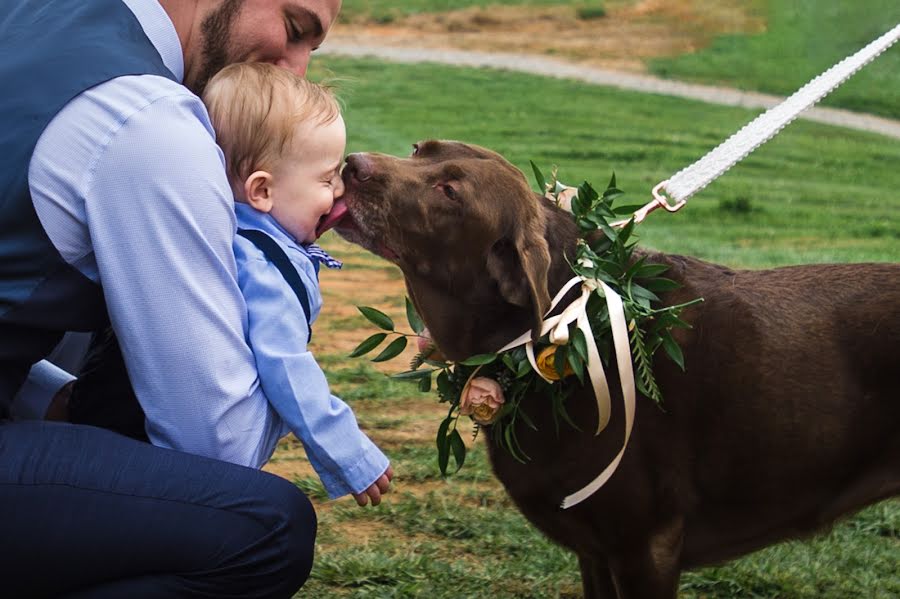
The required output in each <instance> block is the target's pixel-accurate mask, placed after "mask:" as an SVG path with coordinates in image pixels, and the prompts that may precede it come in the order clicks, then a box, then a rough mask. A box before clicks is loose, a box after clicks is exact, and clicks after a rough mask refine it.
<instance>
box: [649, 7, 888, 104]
mask: <svg viewBox="0 0 900 599" xmlns="http://www.w3.org/2000/svg"><path fill="white" fill-rule="evenodd" d="M749 4H755V5H759V9H758V10H761V11H762V12H763V14H764V15H765V18H766V21H767V23H768V26H767V27H766V29H765V31H764V32H762V33H760V34H757V35H730V36H722V37H720V38H718V39H716V40H715V41H714V42H713V43H712V45H710V46H709V47H708V48H704V49H703V50H700V51H699V52H696V53H694V54H687V55H683V56H677V57H673V58H659V59H656V60H652V61H651V62H650V65H649V66H650V69H651V71H653V72H655V73H656V74H658V75H662V76H665V77H671V78H674V79H686V80H693V81H701V82H705V83H720V84H723V85H728V86H733V87H738V88H741V89H749V90H756V91H763V92H770V93H774V94H781V95H786V94H790V93H791V92H793V91H794V90H796V89H797V88H799V87H800V86H801V85H803V84H804V83H806V82H807V81H809V80H810V79H812V78H813V77H815V76H816V75H818V74H819V73H821V72H823V71H824V70H825V69H827V68H828V67H830V66H831V65H833V64H835V63H837V62H838V61H840V60H841V59H843V58H844V57H846V56H849V55H850V54H852V53H854V52H855V51H856V50H859V49H860V48H862V47H863V46H865V45H866V44H867V43H869V42H870V41H872V40H874V39H875V38H877V37H878V36H880V35H881V34H883V33H885V32H887V31H888V30H889V29H891V28H892V27H894V26H896V25H898V24H900V2H897V0H860V1H858V2H847V0H768V1H761V0H753V1H752V2H750V3H749ZM824 105H826V106H839V107H842V108H848V109H851V110H856V111H859V112H871V113H874V114H879V115H882V116H887V117H892V118H900V47H898V46H896V45H895V46H894V48H892V49H890V50H888V51H887V52H886V53H885V54H884V55H882V56H881V57H880V58H878V59H877V60H876V61H875V62H873V63H872V64H870V65H869V66H867V67H865V68H864V69H863V70H862V71H860V72H859V73H857V74H856V75H854V76H853V78H852V79H851V80H850V81H848V82H847V83H846V84H845V85H844V86H843V87H841V88H840V89H838V90H837V91H836V92H834V93H833V94H832V95H831V96H830V97H829V98H826V100H825V102H824Z"/></svg>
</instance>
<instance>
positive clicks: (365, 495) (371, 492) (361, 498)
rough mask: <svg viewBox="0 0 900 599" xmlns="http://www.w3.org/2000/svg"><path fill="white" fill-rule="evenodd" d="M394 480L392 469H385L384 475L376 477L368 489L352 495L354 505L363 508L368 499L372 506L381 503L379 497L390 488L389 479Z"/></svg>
mask: <svg viewBox="0 0 900 599" xmlns="http://www.w3.org/2000/svg"><path fill="white" fill-rule="evenodd" d="M393 478H394V469H393V467H391V466H388V467H387V470H385V471H384V474H382V475H381V476H379V477H378V480H376V481H375V482H374V483H372V484H371V485H370V486H369V488H368V489H366V490H365V491H363V492H362V493H354V494H353V499H355V500H356V503H357V504H358V505H359V506H360V507H363V506H365V505H366V504H367V503H368V502H369V499H371V500H372V505H373V506H376V505H378V504H379V503H381V496H382V495H384V494H385V493H387V492H388V490H389V489H390V487H391V479H393Z"/></svg>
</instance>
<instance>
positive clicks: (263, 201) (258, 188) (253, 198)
mask: <svg viewBox="0 0 900 599" xmlns="http://www.w3.org/2000/svg"><path fill="white" fill-rule="evenodd" d="M244 197H245V198H247V203H248V204H250V205H251V206H252V207H253V208H255V209H256V210H259V211H260V212H271V211H272V205H273V204H274V200H273V199H272V175H271V174H270V173H268V172H266V171H256V172H254V173H253V174H251V175H250V176H249V177H247V180H246V181H244Z"/></svg>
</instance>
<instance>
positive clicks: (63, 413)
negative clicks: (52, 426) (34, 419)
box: [44, 381, 75, 422]
mask: <svg viewBox="0 0 900 599" xmlns="http://www.w3.org/2000/svg"><path fill="white" fill-rule="evenodd" d="M74 386H75V381H69V382H68V383H66V384H65V385H63V386H62V387H60V389H59V391H57V392H56V395H54V396H53V399H52V400H50V405H49V406H47V411H46V413H45V414H44V420H55V421H58V422H68V421H69V398H70V397H71V396H72V387H74Z"/></svg>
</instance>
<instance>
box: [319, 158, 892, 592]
mask: <svg viewBox="0 0 900 599" xmlns="http://www.w3.org/2000/svg"><path fill="white" fill-rule="evenodd" d="M344 180H345V182H346V185H347V192H346V196H345V208H346V215H345V217H344V218H343V219H342V220H340V222H339V223H338V224H337V230H338V232H339V233H340V234H341V235H342V236H343V237H345V238H346V239H348V240H350V241H352V242H355V243H357V244H359V245H361V246H363V247H365V248H367V249H369V250H370V251H372V252H374V253H376V254H378V255H380V256H382V257H383V258H385V259H387V260H389V261H390V262H393V263H394V264H396V265H398V266H399V267H400V269H401V270H402V271H403V274H404V276H405V278H406V285H407V289H408V292H409V295H410V297H411V299H412V301H413V303H414V304H415V306H416V308H417V309H418V311H419V313H420V314H421V315H422V317H423V319H424V321H425V323H426V325H427V326H428V329H429V330H430V331H431V334H432V337H433V339H434V341H435V342H436V344H437V346H438V347H439V348H440V350H441V351H442V352H443V353H444V354H445V355H446V356H447V358H448V359H451V360H458V359H463V358H465V357H468V356H471V355H473V354H479V353H486V352H491V351H495V350H497V349H498V348H499V347H501V346H502V345H503V344H505V343H506V342H507V341H509V340H511V339H513V338H515V337H517V336H518V335H520V334H521V333H522V332H524V331H527V330H529V329H530V328H533V327H535V326H536V323H539V322H540V319H541V317H542V315H543V314H544V312H545V310H546V309H547V307H548V305H549V301H550V297H551V296H552V295H553V294H554V293H555V292H556V291H557V290H558V289H559V288H560V287H561V286H562V285H563V284H564V282H565V281H567V280H568V279H569V278H570V277H571V269H570V267H569V266H568V264H567V263H566V258H567V257H569V258H570V259H571V257H572V256H573V254H574V250H575V244H576V236H577V229H576V227H575V225H574V223H573V220H572V218H571V216H570V215H569V214H568V213H565V212H563V211H562V210H560V209H558V208H557V207H556V206H555V204H554V203H552V202H550V201H548V200H545V199H544V198H543V197H541V196H540V195H538V194H536V193H534V192H533V191H532V190H531V189H530V188H529V186H528V184H527V182H526V179H525V177H524V176H523V175H522V173H521V172H520V171H519V170H517V169H516V168H515V167H513V166H512V165H511V164H510V163H508V162H507V161H506V160H504V159H503V158H502V157H501V156H500V155H498V154H496V153H494V152H491V151H489V150H486V149H483V148H479V147H476V146H471V145H466V144H462V143H457V142H445V141H426V142H422V143H419V144H416V145H415V151H414V152H413V155H412V156H411V157H409V158H396V157H392V156H386V155H381V154H353V155H351V156H349V157H348V158H347V164H346V168H345V170H344ZM343 210H344V206H340V207H338V209H337V210H336V214H339V213H341V212H343ZM649 258H650V261H652V262H656V263H662V264H666V265H668V266H669V271H668V272H667V273H666V276H667V277H669V278H672V279H674V280H676V281H678V282H679V283H681V285H682V287H681V288H680V289H678V290H676V291H672V292H670V293H668V294H667V295H665V296H663V298H662V299H663V302H664V303H667V304H674V303H678V302H682V301H687V300H690V299H693V298H697V297H702V298H704V300H705V301H704V302H703V303H702V304H698V305H695V306H692V307H690V308H688V309H687V310H686V311H685V312H684V313H683V314H682V318H683V319H684V320H686V321H688V322H689V323H690V324H691V325H692V328H691V329H689V330H678V333H677V339H678V341H679V343H680V345H681V347H682V349H683V351H684V358H685V363H686V367H687V370H686V372H682V371H681V370H680V369H679V368H678V367H677V366H676V365H675V364H674V363H673V362H672V361H670V360H669V359H668V358H665V357H660V358H659V359H657V360H656V362H655V364H654V368H655V373H656V377H657V381H658V382H659V384H660V387H661V388H662V390H663V393H664V395H665V411H663V410H660V409H658V408H657V407H656V406H655V405H654V404H653V403H652V402H651V401H650V400H648V399H646V398H643V397H640V396H639V397H638V406H637V415H636V420H635V425H634V432H633V435H632V437H631V442H630V444H629V446H628V449H627V451H626V453H625V456H624V458H623V460H622V462H621V464H620V466H619V468H618V470H617V471H616V473H615V474H614V475H613V477H612V479H611V480H610V481H609V482H608V483H607V484H606V485H605V486H604V487H602V488H601V489H600V490H599V491H598V492H597V493H595V494H594V495H592V496H591V497H590V498H589V499H588V500H586V501H584V502H583V503H580V504H578V505H576V506H574V507H572V508H571V509H568V510H563V509H561V508H560V507H559V505H560V500H561V499H562V498H563V497H564V496H565V495H567V494H569V493H571V492H573V491H575V490H577V489H579V488H581V487H582V486H584V485H585V484H586V483H588V482H589V481H591V480H592V479H593V478H594V477H595V476H596V475H597V474H598V473H599V471H600V470H601V469H602V468H603V467H604V466H605V465H606V464H607V463H609V461H610V459H611V458H612V457H613V456H614V455H615V453H616V452H617V451H618V449H619V448H620V447H621V443H622V438H623V434H624V433H623V429H624V418H623V415H622V410H621V409H615V406H617V405H619V406H620V405H621V403H618V404H617V403H616V402H617V401H619V402H621V398H620V397H619V398H618V399H617V398H616V397H615V396H614V399H613V406H614V413H613V418H612V421H611V422H610V426H609V427H608V428H607V429H606V430H605V431H604V432H603V433H601V434H600V435H597V436H595V435H594V434H593V424H594V423H596V421H597V412H596V404H595V401H594V398H593V395H592V393H591V391H590V389H589V388H585V389H584V390H583V393H581V394H578V395H576V396H574V397H572V398H571V399H570V400H569V403H568V404H567V408H568V409H569V413H570V415H571V416H572V418H573V420H574V421H576V422H578V423H581V424H583V426H581V430H582V431H583V432H581V431H577V430H574V429H571V430H565V431H564V433H562V434H557V433H556V431H555V428H554V426H553V419H552V414H551V412H550V410H551V407H550V405H549V402H548V401H546V399H545V398H541V397H527V398H526V399H525V400H523V401H524V402H527V403H523V404H522V407H523V408H524V409H525V410H526V411H527V413H528V414H529V415H530V416H531V417H532V419H533V420H534V421H535V422H536V423H537V425H538V429H539V430H537V431H534V430H532V429H531V428H528V427H526V426H523V427H521V429H519V430H517V435H518V438H519V440H520V441H521V446H522V449H523V450H524V452H525V453H526V454H527V455H528V456H531V460H530V461H528V462H527V463H520V462H518V461H516V460H515V459H513V458H512V457H511V456H510V455H508V454H507V453H506V452H505V451H504V450H502V449H498V448H496V447H495V444H494V443H490V442H489V443H487V446H488V448H489V451H490V457H491V461H492V464H493V468H494V471H495V473H496V475H497V477H498V478H499V479H500V481H501V482H502V483H503V485H504V486H505V487H506V489H507V491H508V492H509V494H510V496H511V497H512V499H513V501H514V502H515V504H516V505H517V506H518V507H519V509H520V510H521V511H522V513H523V514H524V515H525V516H526V517H527V518H528V519H529V520H530V521H531V522H532V523H533V524H534V525H535V526H537V527H538V528H539V529H540V530H541V531H542V532H543V533H544V534H546V535H547V536H548V537H550V538H551V539H553V540H554V541H556V542H558V543H560V544H562V545H563V546H565V547H567V548H569V549H571V550H572V551H574V552H575V553H576V554H577V555H578V559H579V564H580V567H581V574H582V579H583V584H584V594H585V597H590V598H599V597H618V598H619V599H631V598H636V597H646V598H654V599H658V598H661V597H675V596H676V594H677V589H678V581H679V575H680V572H681V571H682V570H684V569H689V568H695V567H697V566H703V565H706V564H712V563H717V562H722V561H724V560H728V559H731V558H734V557H736V556H739V555H741V554H745V553H748V552H750V551H753V550H755V549H758V548H761V547H763V546H765V545H769V544H771V543H774V542H777V541H780V540H783V539H787V538H792V537H798V536H802V535H805V534H809V533H812V532H815V531H817V530H819V529H821V528H822V527H824V526H827V525H828V524H829V523H831V522H832V521H834V520H835V519H836V518H838V517H839V516H841V515H843V514H847V513H848V512H852V511H854V510H857V509H859V508H861V507H863V506H865V505H868V504H871V503H873V502H876V501H878V500H880V499H884V498H886V497H890V496H892V495H895V494H897V493H898V491H900V376H898V372H900V264H844V265H812V266H796V267H788V268H778V269H773V270H762V271H748V270H733V269H730V268H727V267H724V266H718V265H715V264H710V263H707V262H703V261H701V260H697V259H694V258H689V257H684V256H676V255H666V254H651V255H650V257H649ZM659 353H660V355H661V354H662V352H659ZM610 376H611V380H610V389H611V390H613V393H614V395H615V393H616V391H617V390H618V389H619V386H618V381H617V380H615V375H614V374H611V375H610ZM485 433H486V434H487V435H488V437H490V435H491V428H490V427H489V426H488V427H485Z"/></svg>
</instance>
